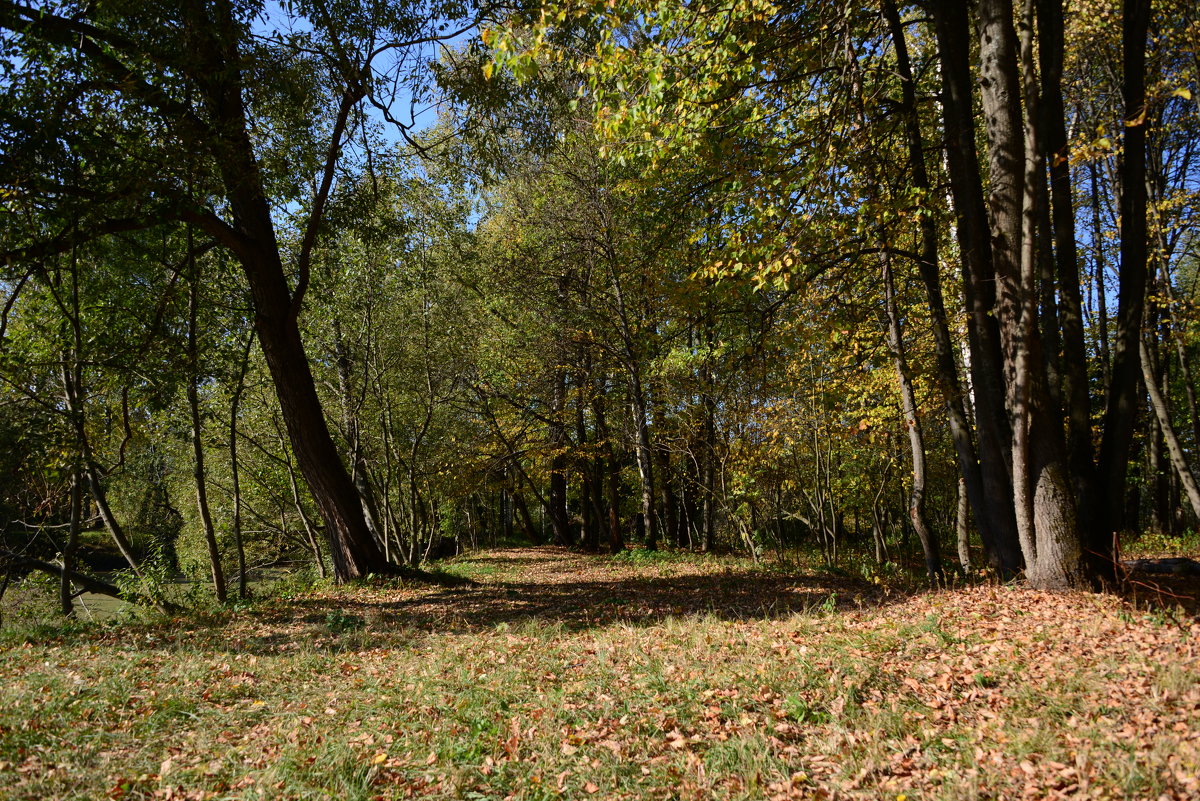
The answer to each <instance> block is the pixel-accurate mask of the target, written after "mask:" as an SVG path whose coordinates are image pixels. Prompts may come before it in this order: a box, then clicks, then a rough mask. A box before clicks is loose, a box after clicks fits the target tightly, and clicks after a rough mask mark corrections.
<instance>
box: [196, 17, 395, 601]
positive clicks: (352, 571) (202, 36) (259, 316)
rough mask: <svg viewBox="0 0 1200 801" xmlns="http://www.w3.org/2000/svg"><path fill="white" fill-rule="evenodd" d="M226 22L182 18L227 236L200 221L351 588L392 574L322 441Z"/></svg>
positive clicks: (235, 44)
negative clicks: (236, 281)
mask: <svg viewBox="0 0 1200 801" xmlns="http://www.w3.org/2000/svg"><path fill="white" fill-rule="evenodd" d="M210 8H211V10H212V15H211V16H210V13H209V11H210ZM233 13H234V12H233V7H232V4H230V3H218V4H216V5H215V6H209V5H208V4H206V3H201V2H198V0H192V2H189V3H188V4H187V6H186V10H185V12H184V19H185V25H186V29H187V30H186V36H185V38H186V40H187V42H188V46H189V48H190V49H191V51H192V52H193V53H194V55H195V58H196V61H195V74H194V75H193V76H192V78H193V79H194V80H195V81H196V84H197V86H198V88H199V90H200V92H201V95H202V97H203V100H204V106H205V109H206V111H207V113H208V114H209V116H210V117H211V123H210V125H211V128H212V130H214V131H215V132H216V133H215V134H214V135H213V136H211V137H210V138H209V139H208V140H207V141H205V142H204V144H206V145H207V146H208V147H209V149H210V151H211V154H212V156H213V158H214V159H215V160H216V163H217V166H218V169H219V170H220V174H221V181H222V183H223V185H224V189H225V196H226V199H227V200H228V203H229V213H230V217H231V218H232V220H233V221H234V223H233V225H234V227H233V228H230V227H229V226H227V225H225V224H224V223H222V222H220V221H219V220H217V219H216V218H214V217H205V218H204V219H203V224H204V225H206V226H207V228H208V230H209V231H210V233H213V234H214V235H215V236H217V237H218V239H220V240H221V241H222V242H224V243H225V244H226V245H227V246H228V247H229V248H230V249H231V250H232V252H233V253H234V255H235V256H236V257H237V259H238V262H239V263H240V264H241V266H242V270H243V272H244V273H245V275H246V280H247V282H248V283H249V285H250V293H251V297H252V299H253V303H254V326H255V330H256V332H257V334H258V340H259V344H260V346H261V347H262V352H263V356H264V358H265V359H266V363H267V368H268V370H269V372H270V374H271V380H272V381H273V382H274V385H275V391H276V395H277V396H278V398H279V406H280V410H281V412H282V414H283V419H284V424H285V426H286V428H287V433H288V438H289V439H290V441H291V444H292V452H293V453H294V454H295V456H296V463H297V465H298V466H299V469H300V472H301V474H303V476H304V479H305V481H306V483H307V484H308V487H309V491H310V492H311V494H312V497H313V500H314V501H315V502H316V504H317V508H318V509H319V510H320V512H321V517H322V519H323V520H324V521H325V534H326V537H327V539H328V542H329V553H330V557H331V559H332V562H333V567H334V576H335V577H336V578H337V580H338V581H348V580H352V579H357V578H362V577H364V576H366V575H367V574H368V573H372V572H375V573H386V572H388V571H389V566H388V564H387V562H386V560H385V559H384V556H383V552H382V551H381V550H380V549H379V547H378V545H377V544H376V542H375V539H374V537H372V536H371V532H370V531H369V530H368V529H367V524H366V520H365V519H364V517H363V512H362V506H361V504H360V501H359V498H358V493H357V491H356V490H355V487H354V484H353V482H352V481H351V480H350V475H349V474H348V473H347V472H346V468H345V466H344V465H343V464H342V461H341V458H340V456H339V454H338V451H337V446H336V445H334V442H333V438H332V437H331V436H330V434H329V427H328V425H327V424H326V421H325V414H324V411H323V410H322V408H321V401H320V399H319V397H318V396H317V390H316V385H315V383H314V381H313V376H312V371H311V369H310V367H309V361H308V356H307V354H306V353H305V350H304V343H303V341H302V339H301V337H300V328H299V325H298V324H297V318H298V316H299V313H300V306H301V304H302V302H303V299H304V288H305V287H306V286H307V264H301V265H300V268H301V269H300V279H299V283H298V285H297V287H296V292H295V294H294V295H293V294H292V292H291V291H290V290H289V288H288V282H287V278H286V272H285V270H284V266H283V262H282V260H281V257H280V252H279V245H278V242H277V240H276V236H275V228H274V222H273V218H272V211H271V207H270V204H269V203H268V201H267V197H266V193H265V190H264V178H263V175H262V171H261V169H260V167H259V163H258V159H257V156H256V155H255V149H254V145H253V142H252V139H251V136H250V132H249V124H248V120H249V117H248V115H247V110H246V107H245V101H244V99H243V98H244V95H245V88H244V86H243V81H242V72H241V67H240V64H241V62H242V58H241V56H242V54H241V46H242V45H241V42H240V41H239V34H238V25H237V23H236V22H235V20H234V17H233ZM348 97H349V96H348ZM339 121H340V122H343V123H344V120H339ZM340 136H341V128H336V129H335V131H334V134H333V141H332V142H331V148H330V150H331V153H332V154H334V155H336V152H337V147H338V145H339V144H340V141H339V139H340ZM327 172H328V171H327ZM319 211H320V210H319V209H314V211H313V219H312V220H310V223H309V227H310V228H312V230H313V233H315V230H316V229H315V228H314V227H313V226H315V225H316V223H317V222H319V218H320V213H319Z"/></svg>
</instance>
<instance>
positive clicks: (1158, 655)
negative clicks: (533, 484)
mask: <svg viewBox="0 0 1200 801" xmlns="http://www.w3.org/2000/svg"><path fill="white" fill-rule="evenodd" d="M664 565H665V566H668V567H669V568H670V576H669V577H666V578H664V577H663V576H662V570H661V568H663V567H664ZM441 571H442V573H444V574H446V575H450V576H460V577H464V578H470V579H472V581H473V582H474V583H473V584H470V585H455V584H453V583H448V584H442V585H436V586H431V585H419V584H416V583H414V582H412V581H405V582H384V581H378V582H373V583H371V584H369V585H365V586H358V587H348V588H330V587H322V588H317V589H315V590H312V591H309V592H298V591H297V592H290V593H289V597H288V598H286V599H279V598H277V599H274V600H268V601H263V602H259V603H257V604H254V605H251V606H249V607H245V608H241V609H238V610H232V611H226V612H218V613H214V614H210V615H206V616H205V617H203V618H202V619H191V618H188V619H178V620H173V621H167V620H161V619H160V620H152V621H143V622H137V621H132V622H125V623H122V624H120V625H103V626H81V625H71V626H66V627H61V626H60V627H45V628H42V629H40V630H31V629H29V628H28V626H25V627H24V628H19V629H10V630H9V631H8V632H7V633H6V634H5V638H4V640H3V645H0V648H2V649H3V650H2V651H0V687H3V690H2V691H0V797H2V798H5V799H47V798H80V799H83V798H87V799H94V798H106V797H108V798H128V799H142V798H177V799H178V798H197V799H199V798H213V799H225V798H234V799H257V798H295V799H316V798H346V799H372V798H406V797H422V798H426V797H427V798H445V799H451V798H453V799H481V798H488V799H493V798H494V799H505V798H512V799H560V798H605V799H608V798H630V799H634V798H637V799H641V798H655V799H708V798H729V799H742V798H745V799H750V798H771V799H791V798H795V799H801V798H830V797H834V796H836V797H839V798H863V799H897V798H899V797H900V796H904V797H906V798H908V799H914V800H915V799H946V800H947V801H950V800H951V799H974V798H1010V797H1016V796H1020V795H1030V796H1033V797H1056V795H1057V796H1058V797H1086V798H1157V797H1160V796H1166V797H1167V798H1172V797H1175V798H1189V797H1196V795H1197V794H1200V783H1198V782H1197V778H1196V776H1197V772H1198V754H1200V717H1198V716H1200V687H1198V682H1196V680H1195V678H1196V676H1197V673H1198V671H1197V668H1198V665H1197V655H1198V652H1200V648H1198V644H1197V640H1196V635H1197V634H1200V626H1198V625H1197V624H1196V622H1195V621H1194V620H1191V619H1180V618H1179V616H1175V617H1174V618H1170V617H1167V618H1164V617H1156V616H1155V615H1153V614H1147V613H1143V612H1141V611H1138V610H1137V609H1134V608H1131V607H1129V606H1128V605H1126V604H1124V603H1123V602H1122V601H1120V600H1119V599H1116V598H1112V597H1105V596H1094V595H1066V596H1062V595H1049V594H1044V593H1038V592H1034V591H1030V590H1026V589H1020V588H1011V587H999V586H974V587H968V588H964V589H960V590H954V591H944V592H937V593H896V592H889V591H888V590H887V589H886V588H883V587H880V586H877V585H874V584H869V583H866V582H861V581H855V580H852V579H848V578H845V577H837V576H829V575H823V576H817V577H813V576H805V575H785V574H780V573H779V572H777V571H770V572H767V571H760V570H758V569H756V568H754V567H753V566H752V565H749V564H748V563H746V562H741V561H738V560H735V559H722V560H720V561H715V562H708V561H704V560H702V559H700V558H689V557H680V556H673V557H671V558H670V559H669V560H668V559H648V558H643V559H640V560H639V559H635V558H627V559H619V560H614V559H610V558H607V557H586V556H579V555H573V554H569V553H567V552H565V551H561V550H556V549H525V550H508V551H500V552H495V553H484V554H477V555H473V556H468V557H460V558H458V559H455V560H451V561H449V562H447V563H444V564H443V565H441Z"/></svg>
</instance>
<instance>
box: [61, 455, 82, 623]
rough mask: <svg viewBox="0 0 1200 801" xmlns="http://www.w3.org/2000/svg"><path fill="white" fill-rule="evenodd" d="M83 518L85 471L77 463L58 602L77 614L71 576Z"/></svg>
mask: <svg viewBox="0 0 1200 801" xmlns="http://www.w3.org/2000/svg"><path fill="white" fill-rule="evenodd" d="M82 519H83V473H82V471H81V470H80V469H79V465H78V464H76V465H75V468H74V470H72V471H71V521H70V527H69V528H68V529H67V544H66V545H65V546H63V551H62V574H61V575H60V576H59V581H58V603H59V607H60V608H61V609H62V613H63V614H64V615H65V616H67V617H71V616H72V615H74V614H75V593H74V591H73V590H72V585H71V576H72V575H74V573H75V551H76V550H77V549H78V547H79V528H80V526H81V525H82Z"/></svg>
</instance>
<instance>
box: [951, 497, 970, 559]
mask: <svg viewBox="0 0 1200 801" xmlns="http://www.w3.org/2000/svg"><path fill="white" fill-rule="evenodd" d="M954 532H955V534H956V535H957V536H956V540H957V542H958V563H959V564H960V565H962V570H963V573H964V574H965V575H968V576H969V575H971V527H970V508H969V506H968V504H967V489H966V482H964V481H963V480H962V479H961V478H960V479H959V481H958V505H957V507H956V508H955V514H954Z"/></svg>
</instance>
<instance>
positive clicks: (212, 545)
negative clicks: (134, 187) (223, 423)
mask: <svg viewBox="0 0 1200 801" xmlns="http://www.w3.org/2000/svg"><path fill="white" fill-rule="evenodd" d="M187 240H188V241H187V248H188V253H189V254H190V253H191V252H192V231H191V228H190V227H189V228H188V236H187ZM189 259H190V260H191V262H192V264H191V268H192V269H191V273H192V274H191V276H190V278H191V286H190V291H189V292H188V336H187V354H188V383H187V399H188V411H189V412H190V414H191V423H192V478H193V480H194V481H195V484H196V510H197V512H198V513H199V515H200V525H201V526H202V527H203V529H204V543H205V545H207V546H208V564H209V568H210V570H211V571H212V582H213V591H214V592H215V593H216V596H217V603H220V604H224V603H225V602H226V601H227V600H228V598H227V597H226V594H225V571H224V570H223V568H222V567H221V549H220V548H219V547H218V545H217V532H216V530H215V529H214V528H213V521H212V514H211V512H210V511H209V508H208V487H207V486H206V481H205V473H204V428H203V425H202V423H201V421H200V397H199V384H200V351H199V344H198V335H197V331H196V324H197V321H196V317H197V314H198V312H199V308H200V262H199V261H198V260H197V259H196V258H195V257H194V256H189Z"/></svg>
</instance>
